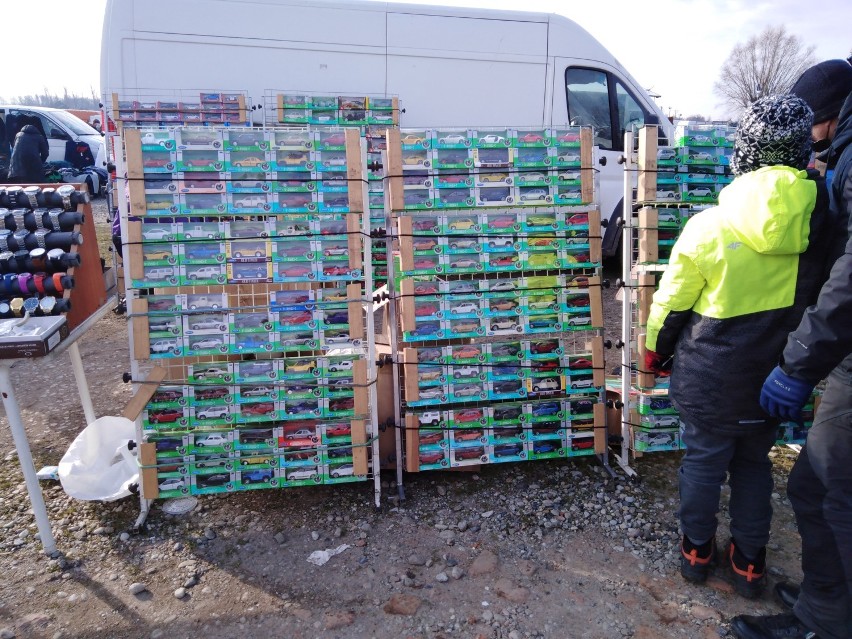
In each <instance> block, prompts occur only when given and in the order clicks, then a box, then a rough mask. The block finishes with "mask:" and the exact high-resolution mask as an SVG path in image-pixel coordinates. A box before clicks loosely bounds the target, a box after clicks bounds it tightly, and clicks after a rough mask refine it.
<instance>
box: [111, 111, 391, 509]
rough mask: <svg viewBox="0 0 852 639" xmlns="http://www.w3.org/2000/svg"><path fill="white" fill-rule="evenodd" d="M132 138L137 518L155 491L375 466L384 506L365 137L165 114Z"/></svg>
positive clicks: (282, 481)
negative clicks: (209, 122)
mask: <svg viewBox="0 0 852 639" xmlns="http://www.w3.org/2000/svg"><path fill="white" fill-rule="evenodd" d="M123 138H124V152H125V157H126V175H127V190H128V192H129V194H130V201H129V207H128V208H126V209H125V210H123V211H122V213H121V214H122V215H123V216H124V220H126V223H124V224H123V225H122V242H123V244H124V249H125V251H124V254H125V260H124V266H125V279H126V282H128V284H129V285H130V288H128V308H129V310H130V319H131V321H130V326H129V333H130V342H131V357H132V359H131V378H132V380H133V381H134V382H135V383H136V384H137V397H139V398H141V399H139V400H138V401H139V402H141V404H140V405H137V406H136V408H137V409H138V412H137V413H136V414H134V415H133V418H135V419H136V420H137V424H138V429H139V431H138V434H139V440H140V442H142V444H141V445H140V464H141V468H142V473H141V475H142V491H141V493H142V495H141V496H142V515H140V519H139V520H138V521H137V525H141V522H142V521H144V517H145V514H146V513H147V510H148V508H149V507H150V501H151V500H152V499H155V498H170V497H182V496H184V495H188V494H192V495H204V494H214V493H225V492H232V491H242V490H253V489H259V488H287V487H296V486H307V485H316V484H320V483H328V484H336V483H344V482H349V481H366V480H368V479H370V478H372V479H373V485H374V493H375V499H376V504H377V505H378V504H379V499H380V482H379V477H378V472H377V471H378V469H377V468H375V469H374V470H373V471H371V466H374V465H375V464H374V463H373V462H371V457H373V458H375V457H376V450H377V438H376V437H375V433H376V432H377V425H376V423H375V418H374V413H375V411H374V410H372V407H374V406H375V404H376V400H375V384H374V383H373V380H375V379H376V369H375V356H374V349H375V342H374V339H373V338H372V335H373V333H374V330H373V326H372V322H373V317H372V313H369V312H368V313H366V314H365V308H369V307H370V303H371V300H372V289H373V285H372V276H373V271H372V259H371V253H372V243H371V235H370V228H369V218H368V217H367V216H366V215H365V214H364V213H363V211H364V202H366V192H367V189H366V182H367V181H366V179H363V177H362V176H363V175H364V166H365V164H366V144H365V140H364V139H363V138H362V137H361V136H360V132H359V131H357V130H354V129H353V130H347V131H345V133H344V132H343V131H341V130H340V129H327V128H322V127H319V128H317V129H315V130H310V131H309V130H307V129H305V128H304V127H302V128H300V129H284V128H281V127H275V128H266V129H259V128H242V127H231V126H207V127H159V128H157V127H152V128H141V129H137V128H132V129H131V128H128V129H125V130H124V132H123ZM120 173H121V171H120ZM128 216H133V217H134V218H138V219H139V221H130V220H128V219H127V217H128Z"/></svg>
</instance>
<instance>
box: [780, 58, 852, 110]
mask: <svg viewBox="0 0 852 639" xmlns="http://www.w3.org/2000/svg"><path fill="white" fill-rule="evenodd" d="M790 93H792V94H793V95H797V96H799V97H800V98H802V99H803V100H804V101H805V102H807V103H808V106H809V107H811V111H813V112H814V124H819V123H820V122H825V121H826V120H833V119H834V118H836V117H837V116H838V115H840V108H841V107H842V106H843V102H844V101H845V100H846V98H847V97H848V96H849V94H850V93H852V65H850V64H849V63H848V62H846V60H826V61H825V62H820V63H819V64H816V65H814V66H812V67H811V68H810V69H808V70H807V71H805V72H804V73H803V74H802V75H801V77H799V79H798V80H796V84H794V85H793V88H792V89H790Z"/></svg>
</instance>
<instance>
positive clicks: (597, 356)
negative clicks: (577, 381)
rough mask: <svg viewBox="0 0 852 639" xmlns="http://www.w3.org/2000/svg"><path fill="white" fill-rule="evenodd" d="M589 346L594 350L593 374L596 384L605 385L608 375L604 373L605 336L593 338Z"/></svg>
mask: <svg viewBox="0 0 852 639" xmlns="http://www.w3.org/2000/svg"><path fill="white" fill-rule="evenodd" d="M589 347H590V348H591V351H592V375H593V376H594V377H593V379H594V382H595V386H603V385H604V382H605V379H604V378H605V377H606V375H605V374H604V373H605V371H604V366H605V362H604V347H603V337H601V336H600V335H598V336H597V337H594V338H592V340H591V342H590V343H589Z"/></svg>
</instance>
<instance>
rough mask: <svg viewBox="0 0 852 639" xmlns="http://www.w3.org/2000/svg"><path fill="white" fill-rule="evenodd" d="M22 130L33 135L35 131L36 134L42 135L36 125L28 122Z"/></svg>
mask: <svg viewBox="0 0 852 639" xmlns="http://www.w3.org/2000/svg"><path fill="white" fill-rule="evenodd" d="M21 131H23V132H24V133H29V134H31V135H32V134H33V133H34V134H36V135H41V131H39V130H38V129H37V128H36V127H34V126H33V125H32V124H27V125H26V126H25V127H24V128H23V129H21Z"/></svg>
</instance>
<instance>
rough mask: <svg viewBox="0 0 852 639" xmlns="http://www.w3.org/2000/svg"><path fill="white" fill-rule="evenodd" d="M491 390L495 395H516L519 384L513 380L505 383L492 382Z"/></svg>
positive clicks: (519, 388) (519, 387)
mask: <svg viewBox="0 0 852 639" xmlns="http://www.w3.org/2000/svg"><path fill="white" fill-rule="evenodd" d="M492 388H493V389H494V392H495V393H517V392H518V391H519V390H521V382H520V380H514V379H512V380H508V381H505V382H494V385H493V386H492Z"/></svg>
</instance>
